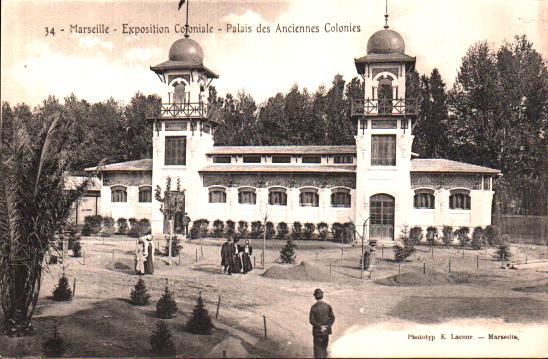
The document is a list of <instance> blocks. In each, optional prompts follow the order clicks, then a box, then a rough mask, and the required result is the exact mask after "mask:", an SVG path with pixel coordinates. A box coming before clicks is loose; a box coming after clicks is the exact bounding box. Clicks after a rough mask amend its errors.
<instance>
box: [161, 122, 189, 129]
mask: <svg viewBox="0 0 548 359" xmlns="http://www.w3.org/2000/svg"><path fill="white" fill-rule="evenodd" d="M165 126H166V131H186V129H187V122H186V121H174V122H166V125H165Z"/></svg>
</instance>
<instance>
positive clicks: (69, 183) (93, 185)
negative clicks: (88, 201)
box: [65, 176, 101, 191]
mask: <svg viewBox="0 0 548 359" xmlns="http://www.w3.org/2000/svg"><path fill="white" fill-rule="evenodd" d="M85 179H86V177H83V176H69V177H67V180H66V181H65V189H67V190H69V189H75V188H76V187H77V186H79V185H81V184H82V182H84V180H85ZM87 190H88V191H100V190H101V182H100V181H99V180H98V179H97V178H92V179H91V181H90V185H89V187H88V189H87Z"/></svg>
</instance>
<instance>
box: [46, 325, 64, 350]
mask: <svg viewBox="0 0 548 359" xmlns="http://www.w3.org/2000/svg"><path fill="white" fill-rule="evenodd" d="M66 349H67V344H66V343H65V340H64V339H63V337H62V336H61V333H60V332H59V329H58V328H57V325H54V326H53V334H52V336H51V337H49V338H47V339H46V341H44V342H43V343H42V354H43V355H44V356H45V357H60V356H62V355H63V354H65V351H66Z"/></svg>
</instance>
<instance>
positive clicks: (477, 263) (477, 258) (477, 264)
mask: <svg viewBox="0 0 548 359" xmlns="http://www.w3.org/2000/svg"><path fill="white" fill-rule="evenodd" d="M476 269H479V256H476Z"/></svg>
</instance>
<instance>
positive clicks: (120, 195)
mask: <svg viewBox="0 0 548 359" xmlns="http://www.w3.org/2000/svg"><path fill="white" fill-rule="evenodd" d="M110 201H111V202H115V203H122V202H127V189H126V187H124V186H112V188H111V189H110Z"/></svg>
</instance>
